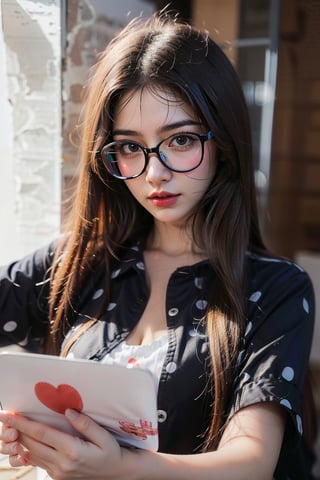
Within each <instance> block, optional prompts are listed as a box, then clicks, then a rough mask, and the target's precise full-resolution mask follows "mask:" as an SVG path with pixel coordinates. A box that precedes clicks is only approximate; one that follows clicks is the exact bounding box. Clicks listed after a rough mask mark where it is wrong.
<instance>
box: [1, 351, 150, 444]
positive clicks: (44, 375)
mask: <svg viewBox="0 0 320 480" xmlns="http://www.w3.org/2000/svg"><path fill="white" fill-rule="evenodd" d="M0 402H1V405H0V407H1V408H2V409H3V410H9V411H14V412H17V413H21V414H23V415H25V416H26V417H28V418H31V419H34V420H36V421H39V422H43V423H47V424H48V425H51V426H53V427H55V428H57V429H59V430H63V431H65V432H69V433H72V434H76V432H75V431H74V430H73V429H72V427H71V426H70V424H69V423H68V422H67V420H66V419H65V417H64V411H65V410H66V408H74V409H75V410H78V411H81V412H83V413H85V414H86V415H88V416H89V417H91V418H92V419H93V420H95V421H96V422H97V423H99V424H100V425H102V426H104V427H105V428H106V429H107V430H109V431H110V432H111V433H113V434H114V435H115V436H116V438H117V440H118V441H119V442H120V443H121V444H123V445H128V446H133V447H137V448H145V449H148V450H157V448H158V430H157V387H156V384H155V380H154V378H153V376H152V374H151V372H149V371H148V370H145V369H141V368H127V367H123V366H120V365H119V366H118V365H108V364H105V363H100V362H95V361H90V360H69V359H65V358H60V357H55V356H50V355H41V354H32V353H16V352H14V353H12V352H1V353H0Z"/></svg>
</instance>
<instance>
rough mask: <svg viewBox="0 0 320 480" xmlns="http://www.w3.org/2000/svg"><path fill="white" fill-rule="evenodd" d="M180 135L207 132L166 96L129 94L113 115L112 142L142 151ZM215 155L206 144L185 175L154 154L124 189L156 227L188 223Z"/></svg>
mask: <svg viewBox="0 0 320 480" xmlns="http://www.w3.org/2000/svg"><path fill="white" fill-rule="evenodd" d="M183 132H189V133H190V132H191V133H205V134H206V133H208V129H207V127H206V126H205V125H203V124H202V123H201V121H200V120H199V118H198V117H197V116H196V115H195V114H194V112H193V110H192V109H191V107H190V106H189V104H187V103H186V102H184V101H183V100H181V99H178V98H177V97H176V96H174V95H173V94H172V93H168V92H166V91H162V90H161V91H160V90H158V91H157V92H154V91H150V90H148V89H144V90H143V91H137V92H135V93H134V94H133V93H132V92H131V93H129V94H128V95H127V96H126V97H124V98H123V100H122V101H121V103H120V104H119V105H118V108H117V109H116V112H115V117H114V127H113V138H114V140H128V141H129V142H130V141H135V142H138V143H140V144H141V145H143V146H145V147H154V146H156V145H158V143H159V142H161V141H162V140H163V139H166V138H167V137H169V136H171V135H175V134H182V133H183ZM181 138H183V137H181ZM179 140H180V139H179ZM174 141H176V140H174ZM215 153H216V147H215V143H214V141H213V140H208V141H206V142H205V143H204V155H203V160H202V163H201V164H200V165H199V166H198V167H197V168H196V169H195V170H192V171H191V172H188V173H177V172H173V171H171V170H169V169H168V168H166V167H165V165H164V164H162V163H161V162H160V160H159V158H158V156H157V154H155V153H151V154H149V161H148V165H147V168H146V170H145V171H144V172H143V173H142V174H141V175H140V176H139V177H137V178H133V179H128V180H125V183H126V185H127V187H128V189H129V190H130V192H131V193H132V195H133V196H134V197H135V198H136V200H137V201H138V202H139V203H140V204H141V205H142V206H143V207H144V208H145V209H146V210H147V211H148V212H149V213H150V214H151V215H152V216H153V217H154V220H155V221H156V222H164V223H166V224H173V225H182V224H183V223H185V222H186V220H187V219H188V218H190V214H191V213H192V212H194V210H195V207H196V205H197V204H198V202H199V200H200V199H201V198H202V196H203V194H204V193H205V191H206V190H207V188H208V186H209V184H210V183H211V180H212V178H213V176H214V174H215V170H216V159H215Z"/></svg>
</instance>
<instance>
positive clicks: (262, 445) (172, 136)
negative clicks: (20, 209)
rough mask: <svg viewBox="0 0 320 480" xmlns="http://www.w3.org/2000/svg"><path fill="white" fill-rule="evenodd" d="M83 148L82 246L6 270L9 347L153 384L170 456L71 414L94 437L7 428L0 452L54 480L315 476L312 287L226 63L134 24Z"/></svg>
mask: <svg viewBox="0 0 320 480" xmlns="http://www.w3.org/2000/svg"><path fill="white" fill-rule="evenodd" d="M82 139H83V142H82V157H81V168H80V174H79V180H78V188H77V196H76V201H75V202H74V209H73V212H72V216H71V223H70V225H69V227H68V230H67V232H68V233H66V234H65V235H63V237H62V238H61V239H60V240H59V242H54V243H53V244H51V245H50V246H49V247H47V248H45V249H42V250H39V251H37V252H35V253H34V254H33V255H30V256H28V257H26V258H24V259H23V260H21V261H18V262H16V263H14V264H13V265H11V266H9V267H8V268H4V269H3V270H2V272H1V290H0V328H1V334H2V335H3V336H6V337H7V338H8V339H9V340H10V341H12V342H16V343H19V342H20V343H21V342H22V343H23V344H24V345H28V342H32V341H33V340H34V339H35V338H39V337H41V338H43V339H45V341H44V350H45V352H47V353H51V354H52V353H54V354H58V355H59V354H60V355H64V356H69V357H70V358H71V357H73V358H86V359H92V360H95V361H101V362H104V361H105V362H109V363H112V362H119V363H122V364H125V365H126V364H127V362H128V361H131V360H132V358H135V360H136V361H137V362H138V363H139V364H140V365H141V366H144V367H145V368H148V369H150V370H151V372H152V373H153V374H154V376H155V378H156V380H157V382H158V408H159V424H158V427H159V451H158V452H147V451H142V450H132V449H126V448H123V447H121V446H120V445H119V444H118V443H117V442H116V440H115V439H114V438H113V436H112V435H111V434H109V432H107V431H106V430H104V429H103V428H101V427H100V426H99V425H97V424H96V423H95V422H94V421H93V420H92V419H90V418H88V417H86V416H85V415H83V414H80V413H77V412H75V411H71V410H67V411H66V413H65V415H66V417H67V419H68V421H69V422H70V423H71V424H72V425H73V427H74V428H75V429H76V430H78V431H79V432H80V433H81V434H82V435H83V439H81V440H80V439H79V438H75V437H73V436H70V435H68V434H66V433H62V432H59V431H58V430H55V429H53V428H51V427H48V426H45V425H42V424H39V423H36V422H33V421H30V420H29V419H27V418H23V417H22V416H20V415H15V414H10V413H2V414H1V415H0V420H1V421H2V422H3V431H2V435H1V438H2V447H1V452H2V453H4V454H7V455H9V456H10V462H11V464H12V465H13V466H19V465H26V464H33V465H38V466H40V467H42V468H44V469H45V470H47V472H48V474H49V475H50V476H51V477H52V478H53V479H57V480H58V479H59V480H62V479H63V480H67V479H68V480H69V479H83V480H84V479H85V480H88V479H90V480H94V479H103V480H107V479H113V480H115V479H121V480H126V479H130V480H134V479H137V480H138V479H139V480H145V479H147V480H157V479H159V480H160V479H168V478H170V479H171V480H174V479H184V480H187V479H190V480H194V479H195V478H197V479H198V480H204V479H210V480H215V479H218V480H228V479H232V480H235V479H239V480H240V479H245V480H249V479H254V480H257V479H259V480H264V479H265V480H271V479H273V478H274V479H277V480H280V479H281V480H282V479H283V480H284V479H288V478H290V479H299V480H302V479H307V478H308V479H309V478H311V473H310V469H311V460H310V459H311V455H310V453H309V450H308V448H307V443H306V438H305V436H304V435H303V426H304V425H303V420H302V405H301V404H302V398H303V397H304V385H305V382H306V371H307V365H308V358H309V351H310V344H311V338H312V329H313V314H314V298H313V290H312V285H311V283H310V280H309V278H308V276H307V275H306V273H305V272H304V271H302V269H301V268H299V267H298V266H296V265H295V264H293V263H291V262H290V261H287V260H283V259H280V258H275V257H274V256H272V255H271V254H269V253H268V252H267V251H266V249H265V247H264V244H263V241H262V239H261V235H260V232H259V226H258V218H257V209H256V200H255V189H254V180H253V162H252V154H251V140H250V128H249V123H248V115H247V110H246V106H245V101H244V98H243V95H242V91H241V87H240V84H239V81H238V78H237V76H236V74H235V72H234V70H233V68H232V66H231V64H230V63H229V61H228V60H227V58H226V56H225V55H224V53H223V52H222V51H221V50H220V48H219V47H218V46H217V45H216V44H215V43H214V42H213V41H212V40H210V39H209V38H208V37H207V35H206V34H204V33H200V32H198V31H197V30H196V29H193V28H191V27H190V26H188V25H185V24H182V23H179V22H178V21H177V20H172V19H170V18H168V17H166V16H165V15H162V16H159V17H155V18H153V19H151V20H149V21H148V22H146V23H141V22H139V21H135V22H132V23H131V24H130V25H129V26H128V27H127V28H125V29H124V31H122V32H121V33H120V34H119V35H118V36H117V37H116V38H115V39H114V40H113V41H112V42H111V43H110V45H109V46H108V47H107V48H106V50H105V51H104V52H103V53H102V55H101V58H100V60H99V62H98V65H97V68H96V70H95V73H94V75H93V76H92V78H91V81H90V87H89V91H88V96H87V101H86V108H85V114H84V118H83V129H82ZM48 319H49V320H48Z"/></svg>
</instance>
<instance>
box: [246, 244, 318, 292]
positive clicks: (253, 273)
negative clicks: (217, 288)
mask: <svg viewBox="0 0 320 480" xmlns="http://www.w3.org/2000/svg"><path fill="white" fill-rule="evenodd" d="M247 260H248V269H247V275H248V277H247V278H248V282H247V284H248V289H249V291H250V290H251V292H257V291H258V292H262V291H263V292H266V293H267V292H268V293H269V294H271V293H272V294H273V295H275V296H277V297H279V296H286V297H288V296H290V295H301V294H303V295H308V296H310V297H312V296H313V295H314V292H313V285H312V281H311V279H310V277H309V274H308V273H307V272H306V271H305V270H304V269H303V268H302V267H301V266H300V265H299V264H298V263H296V262H295V261H292V260H290V259H287V258H284V257H280V256H276V255H271V254H268V253H252V252H250V253H248V254H247ZM249 295H250V294H249Z"/></svg>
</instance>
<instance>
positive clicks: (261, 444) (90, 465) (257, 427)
mask: <svg viewBox="0 0 320 480" xmlns="http://www.w3.org/2000/svg"><path fill="white" fill-rule="evenodd" d="M73 414H74V418H73ZM66 415H67V418H68V419H69V421H70V423H72V425H73V426H74V427H75V428H76V429H77V430H78V431H79V432H80V433H81V434H82V435H83V436H84V437H85V439H86V440H81V439H79V438H76V437H72V436H70V435H68V434H65V433H61V432H58V431H56V430H55V429H53V428H51V427H47V426H45V425H42V424H39V423H37V422H33V421H29V420H27V419H25V418H24V417H21V416H19V415H3V414H2V413H1V412H0V420H1V421H3V422H4V423H5V424H6V425H9V427H10V428H7V427H6V428H5V429H4V431H3V433H2V440H3V443H2V449H1V451H2V453H5V454H9V455H10V456H11V464H12V465H13V466H20V465H25V464H28V463H30V464H34V465H38V466H40V467H42V468H44V469H45V470H47V471H48V473H49V475H51V476H52V478H54V479H59V480H70V479H75V478H77V479H83V480H88V478H90V479H91V480H94V479H101V480H108V479H110V480H111V479H112V480H117V479H119V480H167V479H168V478H170V480H188V479H190V480H194V479H195V478H196V479H197V480H216V479H217V480H229V479H230V480H242V479H243V480H250V479H252V480H256V479H257V478H259V480H271V479H272V477H273V472H274V470H275V467H276V464H277V460H278V456H279V452H280V448H281V443H282V438H283V434H284V428H285V418H286V416H285V412H284V410H283V411H282V408H281V407H280V406H277V405H274V404H271V403H266V404H256V405H253V406H250V407H246V408H243V409H241V410H239V412H237V413H236V414H235V415H234V416H233V417H232V418H231V420H230V421H229V424H228V426H227V428H226V430H225V432H224V434H223V437H222V440H221V442H220V446H219V448H218V450H217V451H215V452H208V453H200V454H196V455H171V454H162V453H155V452H148V451H144V450H132V449H126V448H121V447H120V446H119V445H118V443H117V442H116V441H115V440H114V438H113V436H112V435H111V434H109V433H108V432H107V431H106V430H104V429H103V428H102V427H100V426H98V425H97V424H96V423H95V422H93V421H92V420H91V419H90V418H89V417H87V416H86V415H83V414H78V413H76V412H72V411H71V412H70V411H69V412H67V413H66ZM18 432H19V433H18ZM22 446H23V447H22ZM24 449H25V450H24Z"/></svg>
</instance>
